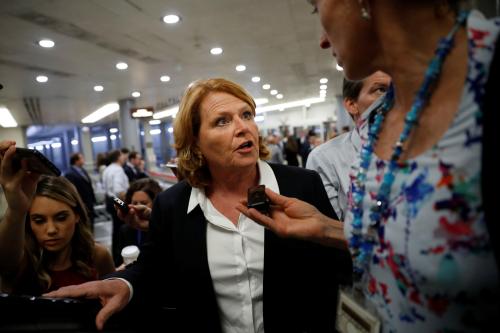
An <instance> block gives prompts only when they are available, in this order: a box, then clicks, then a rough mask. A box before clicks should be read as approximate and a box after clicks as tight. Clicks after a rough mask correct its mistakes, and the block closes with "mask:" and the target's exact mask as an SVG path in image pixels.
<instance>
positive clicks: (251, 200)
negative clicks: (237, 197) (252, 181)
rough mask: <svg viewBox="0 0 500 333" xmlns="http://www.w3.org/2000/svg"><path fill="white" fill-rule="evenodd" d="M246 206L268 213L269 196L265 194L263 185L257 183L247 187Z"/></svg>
mask: <svg viewBox="0 0 500 333" xmlns="http://www.w3.org/2000/svg"><path fill="white" fill-rule="evenodd" d="M247 207H248V208H255V209H257V210H258V211H259V212H261V213H262V214H265V215H269V198H268V197H267V195H266V186H265V185H257V186H254V187H250V188H249V189H248V199H247Z"/></svg>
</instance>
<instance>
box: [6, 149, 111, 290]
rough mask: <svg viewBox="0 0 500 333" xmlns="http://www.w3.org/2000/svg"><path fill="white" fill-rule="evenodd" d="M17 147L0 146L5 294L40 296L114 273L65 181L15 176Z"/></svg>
mask: <svg viewBox="0 0 500 333" xmlns="http://www.w3.org/2000/svg"><path fill="white" fill-rule="evenodd" d="M15 153H16V147H15V142H14V141H3V142H0V185H1V186H2V189H3V191H4V193H5V197H6V201H7V210H6V212H5V215H4V216H3V218H2V220H1V221H0V275H1V276H2V286H1V287H2V291H3V292H9V293H13V294H22V295H35V296H39V295H41V294H42V293H45V292H48V291H51V290H55V289H58V288H60V287H63V286H66V285H73V284H79V283H83V282H87V281H91V280H96V279H98V278H99V277H101V276H103V275H105V274H108V273H111V272H114V270H115V268H114V265H113V261H112V259H111V255H110V254H109V252H108V251H107V249H106V248H105V247H104V246H102V245H100V244H97V243H95V242H94V240H93V238H92V233H91V230H90V226H89V218H88V215H87V209H86V207H85V205H84V203H83V202H82V200H81V198H80V196H79V194H78V192H77V191H76V189H75V187H74V186H73V184H71V183H70V182H69V180H67V179H66V178H64V177H54V176H46V175H42V176H40V175H39V174H37V173H35V172H31V171H28V168H27V163H26V162H27V161H26V160H22V161H21V169H20V170H14V169H13V166H12V159H13V157H14V155H15Z"/></svg>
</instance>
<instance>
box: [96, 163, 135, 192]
mask: <svg viewBox="0 0 500 333" xmlns="http://www.w3.org/2000/svg"><path fill="white" fill-rule="evenodd" d="M102 183H103V186H104V190H105V191H106V195H108V196H111V197H112V196H117V195H118V193H121V192H127V189H128V185H129V184H128V177H127V174H126V173H125V171H123V168H122V167H121V166H120V165H118V164H117V163H111V164H110V165H108V166H107V167H106V169H104V172H103V174H102Z"/></svg>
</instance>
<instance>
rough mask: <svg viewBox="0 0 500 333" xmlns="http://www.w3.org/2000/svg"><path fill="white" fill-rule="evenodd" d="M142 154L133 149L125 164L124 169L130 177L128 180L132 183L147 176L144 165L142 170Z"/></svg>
mask: <svg viewBox="0 0 500 333" xmlns="http://www.w3.org/2000/svg"><path fill="white" fill-rule="evenodd" d="M141 162H143V160H142V156H141V154H139V153H138V152H136V151H132V152H130V153H129V154H128V160H127V161H126V163H125V164H124V165H123V170H125V174H126V175H127V177H128V181H129V182H130V183H131V182H133V181H134V180H137V179H141V178H145V177H147V175H146V173H145V172H144V165H143V166H142V170H141Z"/></svg>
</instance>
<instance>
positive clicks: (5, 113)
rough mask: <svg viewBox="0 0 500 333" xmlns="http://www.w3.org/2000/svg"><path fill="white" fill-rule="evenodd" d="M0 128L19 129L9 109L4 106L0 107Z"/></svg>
mask: <svg viewBox="0 0 500 333" xmlns="http://www.w3.org/2000/svg"><path fill="white" fill-rule="evenodd" d="M0 126H2V127H17V122H16V120H15V119H14V117H13V116H12V114H11V113H10V111H9V109H7V108H6V107H4V106H1V107H0Z"/></svg>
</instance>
